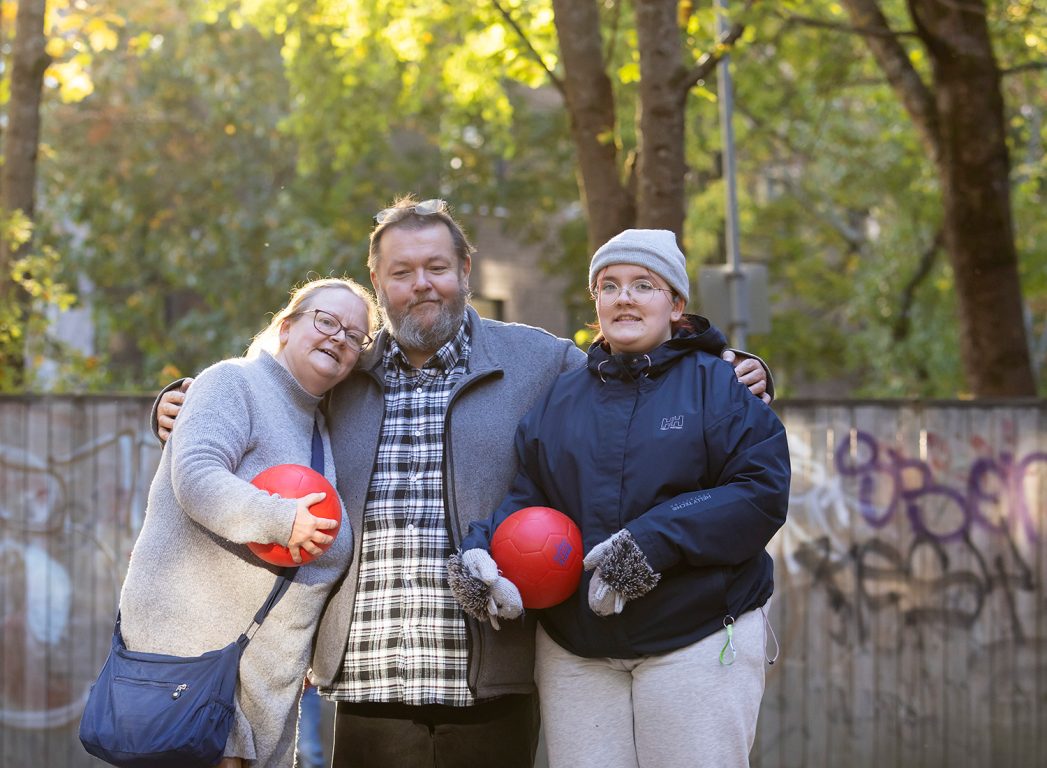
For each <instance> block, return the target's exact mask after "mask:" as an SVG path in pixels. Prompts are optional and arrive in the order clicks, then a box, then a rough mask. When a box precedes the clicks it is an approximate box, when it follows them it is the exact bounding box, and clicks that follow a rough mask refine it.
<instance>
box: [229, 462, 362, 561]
mask: <svg viewBox="0 0 1047 768" xmlns="http://www.w3.org/2000/svg"><path fill="white" fill-rule="evenodd" d="M251 485H253V486H255V487H256V488H261V489H262V490H263V491H266V492H268V493H269V495H270V496H279V497H281V498H284V499H300V498H302V497H303V496H307V495H308V494H310V493H326V494H327V497H326V498H325V499H324V500H323V501H321V502H319V503H317V504H313V506H311V507H309V512H310V514H312V515H314V516H316V517H326V518H329V519H331V520H337V521H338V527H337V528H330V529H327V530H325V531H324V533H328V534H330V535H331V536H332V537H334V536H337V535H338V531H340V530H341V528H342V505H341V504H340V503H339V501H338V491H336V490H335V489H334V486H333V485H331V483H330V482H328V480H327V478H326V477H324V476H323V475H321V474H320V473H319V472H317V471H316V470H315V469H312V468H310V467H305V466H302V465H301V464H277V465H276V466H275V467H269V469H264V470H262V471H261V472H259V473H258V474H257V475H255V477H254V479H253V480H252V481H251ZM332 543H333V541H332ZM247 546H248V547H250V549H251V551H252V552H254V553H255V554H256V555H258V557H260V558H262V559H263V560H265V561H266V562H267V563H272V564H273V565H282V566H295V565H305V564H306V563H308V562H309V561H311V560H314V559H315V558H314V556H313V555H311V554H309V553H308V552H306V551H305V550H304V549H299V550H298V552H299V554H301V556H302V562H301V563H296V562H295V561H294V560H292V559H291V550H289V549H288V548H287V547H285V546H283V545H282V544H259V543H258V542H255V541H252V542H248V544H247ZM330 546H331V545H330V544H326V545H320V549H322V550H323V551H324V552H326V551H327V549H328V547H330ZM321 554H322V553H321ZM316 557H319V555H317V556H316Z"/></svg>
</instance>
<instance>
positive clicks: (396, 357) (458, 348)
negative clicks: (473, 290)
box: [382, 312, 471, 373]
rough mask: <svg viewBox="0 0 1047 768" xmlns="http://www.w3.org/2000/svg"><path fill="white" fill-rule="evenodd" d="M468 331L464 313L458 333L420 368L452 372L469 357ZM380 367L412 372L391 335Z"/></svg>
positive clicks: (412, 368)
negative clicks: (460, 362)
mask: <svg viewBox="0 0 1047 768" xmlns="http://www.w3.org/2000/svg"><path fill="white" fill-rule="evenodd" d="M470 330H471V329H470V327H469V313H468V312H466V313H465V314H464V315H463V317H462V324H461V325H460V326H458V333H456V334H455V335H454V336H453V337H452V338H451V339H449V340H448V341H447V342H445V343H444V345H443V346H442V347H440V348H439V349H438V350H436V352H435V353H434V354H433V355H432V357H430V358H429V359H428V360H426V361H425V364H424V365H423V366H422V368H425V369H428V368H435V369H437V370H439V371H443V372H444V373H448V372H450V371H453V370H454V367H455V366H456V365H458V363H459V361H462V362H465V361H466V360H467V359H468V356H469V339H470V335H471V333H470ZM382 365H383V366H384V367H385V370H386V371H387V372H392V371H396V370H397V369H400V370H402V371H406V372H410V371H412V370H414V366H412V365H411V363H410V362H409V361H408V359H407V355H405V354H404V351H403V350H402V349H401V348H400V344H399V342H397V340H396V339H395V338H393V337H392V334H390V336H389V346H388V347H386V350H385V354H384V355H383V356H382Z"/></svg>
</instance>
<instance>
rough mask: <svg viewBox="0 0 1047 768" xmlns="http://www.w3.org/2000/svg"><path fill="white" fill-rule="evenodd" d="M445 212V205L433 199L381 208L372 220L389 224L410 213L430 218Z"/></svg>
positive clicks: (441, 201)
mask: <svg viewBox="0 0 1047 768" xmlns="http://www.w3.org/2000/svg"><path fill="white" fill-rule="evenodd" d="M446 210H447V203H446V202H445V201H443V200H440V199H439V198H435V197H434V198H433V199H432V200H423V201H422V202H420V203H415V204H414V205H400V206H393V207H392V208H383V209H382V210H380V211H379V212H378V213H376V214H375V215H374V220H375V221H377V222H378V223H379V224H391V223H393V222H395V221H399V220H400V219H402V218H403V217H404V216H407V215H409V214H412V213H417V214H418V215H419V216H432V215H433V214H434V213H444V212H445V211H446Z"/></svg>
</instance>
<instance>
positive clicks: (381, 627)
mask: <svg viewBox="0 0 1047 768" xmlns="http://www.w3.org/2000/svg"><path fill="white" fill-rule="evenodd" d="M468 326H469V322H468V315H467V316H466V320H465V322H463V323H462V327H461V328H460V329H459V331H458V333H457V335H456V336H455V337H454V338H453V339H451V340H450V341H448V342H447V343H446V344H444V346H443V347H441V348H440V349H439V350H438V351H437V352H436V354H435V355H433V356H432V357H431V358H430V359H429V360H428V361H427V362H426V364H425V366H424V367H423V368H422V369H421V370H418V369H416V368H413V367H412V366H411V364H410V363H409V362H408V361H407V358H406V357H405V356H404V354H403V352H402V351H401V349H400V347H399V345H397V343H396V341H395V340H390V343H389V347H388V349H386V351H385V355H384V357H383V367H384V370H385V416H384V419H383V421H382V433H381V438H380V440H379V445H378V458H377V460H376V462H375V468H374V472H373V474H372V476H371V483H370V486H369V487H368V491H367V505H366V507H365V509H364V522H363V531H362V532H361V536H362V540H361V543H362V550H361V553H360V575H359V582H358V589H357V595H356V603H355V605H354V608H353V620H352V624H351V628H350V631H349V641H348V644H347V646H346V656H345V663H344V665H343V667H342V671H341V674H340V675H339V677H338V678H337V679H336V680H335V681H334V684H333V686H332V687H331V689H329V690H325V691H324V693H325V695H328V696H330V697H331V698H334V699H337V700H339V701H351V702H398V703H402V704H415V705H421V704H448V705H452V706H467V705H470V704H474V703H475V697H474V696H473V694H472V692H471V691H470V690H469V686H468V683H467V673H468V663H469V651H468V637H467V634H466V626H465V620H464V616H463V614H462V611H461V609H460V608H459V607H458V604H457V603H456V602H455V600H454V598H453V597H452V596H451V592H450V589H448V587H447V577H446V564H447V558H448V556H449V555H450V554H451V549H450V547H451V545H450V541H449V539H448V535H447V528H446V522H445V512H444V502H443V476H442V472H441V469H442V464H443V450H444V443H443V437H444V434H443V433H444V419H445V416H446V413H447V404H448V401H449V400H450V396H451V390H452V389H453V388H454V385H455V383H456V382H457V381H458V380H459V379H460V378H461V377H462V375H463V374H465V372H466V369H467V365H468V358H469V327H468Z"/></svg>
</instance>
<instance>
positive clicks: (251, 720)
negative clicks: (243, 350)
mask: <svg viewBox="0 0 1047 768" xmlns="http://www.w3.org/2000/svg"><path fill="white" fill-rule="evenodd" d="M319 402H320V398H318V397H314V396H313V395H310V394H309V393H308V392H306V391H305V390H304V389H302V387H301V386H300V385H299V384H298V382H297V380H296V379H295V378H294V377H293V376H292V375H291V374H290V372H288V371H287V370H286V369H285V368H284V367H283V366H282V365H280V363H279V362H277V361H276V360H275V359H274V358H273V357H272V356H270V355H269V354H267V353H262V355H261V356H260V357H259V358H257V359H251V360H247V359H235V360H226V361H223V362H220V363H217V364H216V365H214V366H212V367H210V368H208V369H207V370H205V371H204V372H203V373H201V374H200V375H199V377H197V379H196V381H195V382H194V383H193V386H192V388H191V389H190V391H189V394H188V397H187V398H186V403H185V407H184V408H183V409H182V411H181V413H180V414H179V416H178V422H177V424H176V426H175V429H174V433H173V435H172V437H171V439H170V442H169V443H168V446H167V448H166V449H165V450H164V453H163V456H162V458H161V460H160V466H159V468H158V470H157V473H156V476H155V477H154V478H153V483H152V486H151V487H150V489H149V499H148V505H147V507H146V514H145V522H144V525H143V527H142V531H141V533H140V534H139V537H138V540H137V541H136V542H135V545H134V550H133V552H132V555H131V562H130V565H129V568H128V572H127V579H126V580H125V582H124V587H123V592H122V595H121V599H120V610H121V614H122V628H123V634H124V639H125V641H126V643H127V645H128V647H129V648H131V649H133V650H136V651H150V652H156V653H168V654H174V655H179V656H190V655H197V654H201V653H204V652H205V651H210V650H214V649H217V648H221V647H223V646H225V645H227V644H229V643H231V642H233V641H234V640H236V638H237V637H238V636H239V635H240V633H241V632H243V631H244V630H245V629H246V628H247V627H248V626H249V625H250V624H251V619H252V617H253V615H254V613H255V611H257V610H258V608H259V607H260V606H261V605H262V603H263V601H264V600H265V598H266V595H267V594H268V593H269V590H270V589H271V588H272V586H273V583H274V582H275V574H276V572H277V570H278V569H276V568H275V567H273V566H269V565H267V564H266V563H263V562H262V561H261V560H259V559H258V558H257V557H255V556H254V555H253V554H252V553H251V551H250V550H249V549H248V548H247V546H246V545H245V543H246V542H248V541H259V542H279V543H281V544H283V543H286V542H287V539H288V538H289V536H290V534H291V526H292V524H293V522H294V516H295V502H294V501H293V500H290V499H280V498H276V497H271V496H269V495H268V494H266V493H264V492H263V491H260V490H258V489H257V488H255V487H254V486H253V485H250V483H249V482H248V481H249V480H250V479H251V478H252V477H254V476H255V475H256V474H258V473H259V472H260V471H262V470H263V469H266V468H268V467H270V466H273V465H275V464H285V463H294V464H303V465H305V466H309V460H310V452H311V445H312V429H313V420H314V418H317V417H318V410H317V406H318V404H319ZM320 426H321V432H322V434H323V435H324V438H325V439H324V453H325V461H324V463H325V470H326V471H325V475H326V476H327V478H328V479H329V480H331V482H332V483H334V482H336V474H335V465H334V461H333V458H332V455H331V451H330V446H329V441H328V440H327V439H326V429H325V428H324V425H323V419H322V417H321V418H320ZM352 539H353V536H352V531H351V529H350V526H348V525H346V524H345V521H344V519H343V524H342V527H341V530H340V531H339V534H338V536H337V537H336V539H335V541H334V544H333V545H332V546H331V548H330V549H329V550H328V551H327V552H325V553H324V554H323V555H321V556H320V557H318V558H317V559H316V560H314V561H313V562H311V563H309V564H307V565H304V566H302V567H301V568H300V569H299V571H298V574H297V576H296V578H295V581H294V583H293V584H292V585H291V587H290V589H289V590H288V592H287V594H285V595H284V597H283V599H282V600H281V601H280V602H279V603H278V604H277V605H276V607H275V608H274V609H273V611H272V612H271V613H270V614H269V617H268V618H267V619H266V620H265V623H264V624H263V625H262V627H261V628H260V629H259V630H258V632H257V633H256V634H255V635H254V637H253V639H252V640H251V642H250V645H248V647H247V650H246V652H245V653H244V656H243V659H242V660H241V664H240V683H239V686H238V690H237V709H236V720H235V723H234V726H233V733H232V734H231V735H230V737H229V742H228V743H227V745H226V755H227V756H239V757H243V758H247V759H248V760H251V761H252V763H253V764H256V765H260V766H265V767H266V768H280V767H281V766H288V767H289V766H291V765H292V763H293V756H294V744H295V724H296V722H297V715H298V700H299V697H300V696H301V691H302V682H303V679H304V677H305V674H306V670H307V667H308V662H309V655H310V652H311V650H312V640H313V633H314V630H315V628H316V622H317V619H318V617H319V615H320V611H321V608H322V607H323V605H324V602H325V600H326V598H327V595H328V593H329V591H330V588H331V586H332V584H334V583H335V582H336V581H337V580H338V579H339V578H341V577H342V575H343V574H344V572H345V570H346V568H347V566H348V564H349V557H350V555H351V552H352Z"/></svg>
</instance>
